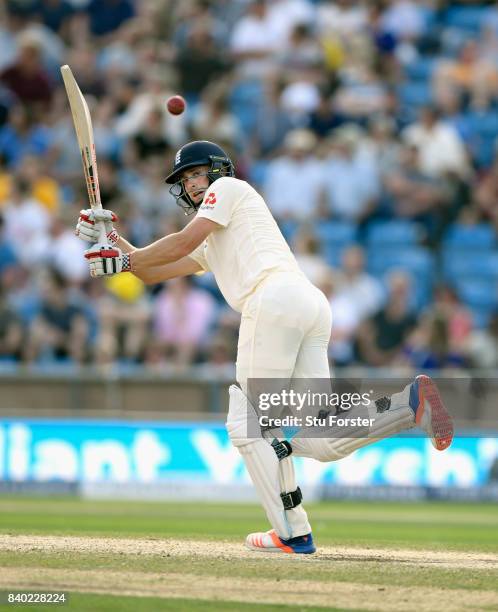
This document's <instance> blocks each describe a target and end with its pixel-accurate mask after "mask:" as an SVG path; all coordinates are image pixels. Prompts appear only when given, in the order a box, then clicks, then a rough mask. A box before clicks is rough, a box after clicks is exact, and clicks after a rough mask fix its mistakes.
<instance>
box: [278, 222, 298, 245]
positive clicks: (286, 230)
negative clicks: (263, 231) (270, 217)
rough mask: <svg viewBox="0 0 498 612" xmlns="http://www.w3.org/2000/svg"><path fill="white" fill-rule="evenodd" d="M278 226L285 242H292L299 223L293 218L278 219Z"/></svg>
mask: <svg viewBox="0 0 498 612" xmlns="http://www.w3.org/2000/svg"><path fill="white" fill-rule="evenodd" d="M278 227H279V228H280V231H281V232H282V234H283V236H284V238H285V239H286V240H287V242H292V239H293V238H294V235H295V233H296V232H297V230H298V229H299V223H298V222H297V221H295V220H294V219H285V220H283V219H280V220H279V221H278Z"/></svg>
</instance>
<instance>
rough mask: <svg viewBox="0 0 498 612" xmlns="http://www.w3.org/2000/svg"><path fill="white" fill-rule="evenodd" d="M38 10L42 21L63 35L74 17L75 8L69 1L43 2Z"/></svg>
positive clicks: (53, 0)
mask: <svg viewBox="0 0 498 612" xmlns="http://www.w3.org/2000/svg"><path fill="white" fill-rule="evenodd" d="M37 10H38V14H39V16H40V19H41V21H42V22H43V23H44V24H45V25H46V26H47V27H49V28H50V29H51V30H53V31H54V32H57V33H59V34H61V33H63V31H64V29H65V26H67V23H68V20H69V19H70V18H71V17H72V16H73V15H74V7H73V5H72V4H71V3H70V2H68V1H67V0H41V2H39V3H38V7H37Z"/></svg>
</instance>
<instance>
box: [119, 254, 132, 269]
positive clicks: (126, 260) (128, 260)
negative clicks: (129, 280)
mask: <svg viewBox="0 0 498 612" xmlns="http://www.w3.org/2000/svg"><path fill="white" fill-rule="evenodd" d="M121 262H122V263H121V272H133V266H132V253H123V255H122V258H121Z"/></svg>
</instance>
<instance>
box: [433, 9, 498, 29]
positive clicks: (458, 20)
mask: <svg viewBox="0 0 498 612" xmlns="http://www.w3.org/2000/svg"><path fill="white" fill-rule="evenodd" d="M486 14H487V9H486V7H482V6H452V7H450V8H449V9H448V10H447V11H446V14H445V15H444V17H443V22H444V24H445V25H446V26H449V27H451V28H458V29H460V30H470V31H472V32H473V33H477V32H478V31H479V30H480V29H481V26H482V24H483V22H484V19H485V18H486Z"/></svg>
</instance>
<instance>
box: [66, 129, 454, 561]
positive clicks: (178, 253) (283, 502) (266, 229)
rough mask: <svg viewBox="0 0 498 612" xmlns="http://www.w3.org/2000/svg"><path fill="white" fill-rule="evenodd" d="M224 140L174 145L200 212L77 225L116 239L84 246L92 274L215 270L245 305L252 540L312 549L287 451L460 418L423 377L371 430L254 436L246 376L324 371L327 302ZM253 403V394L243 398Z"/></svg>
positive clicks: (436, 427)
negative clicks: (258, 506) (149, 226)
mask: <svg viewBox="0 0 498 612" xmlns="http://www.w3.org/2000/svg"><path fill="white" fill-rule="evenodd" d="M234 175H235V171H234V165H233V163H232V161H231V160H230V159H229V157H228V156H227V154H226V153H225V152H224V151H223V149H222V148H221V147H219V146H218V145H216V144H214V143H212V142H208V141H195V142H190V143H188V144H186V145H184V146H183V147H182V148H181V149H180V150H179V151H178V152H177V154H176V157H175V160H174V167H173V171H172V172H171V174H170V175H169V176H168V177H167V178H166V182H167V183H169V184H171V188H170V191H171V193H172V194H173V195H174V197H175V198H176V201H177V204H178V205H179V206H181V207H182V208H183V209H184V210H185V212H186V213H193V214H195V216H194V217H193V219H192V220H191V221H190V222H189V223H188V225H186V227H184V228H183V229H182V230H181V231H179V232H177V233H173V234H170V235H168V236H165V237H164V238H161V239H160V240H157V241H156V242H154V243H153V244H151V245H149V246H147V247H144V248H140V249H138V248H135V247H134V246H133V245H131V244H130V243H129V242H128V241H127V240H125V238H123V237H122V236H119V234H118V233H117V231H116V230H115V228H114V227H113V222H114V221H116V216H115V215H114V213H112V212H111V211H109V210H102V211H101V212H93V211H92V210H91V209H89V210H84V211H81V213H80V217H79V220H78V223H77V226H76V233H77V234H78V235H79V236H80V237H81V238H82V239H84V240H86V241H88V242H91V243H96V242H97V241H98V235H99V233H98V230H97V228H96V225H95V224H96V222H99V221H103V222H104V223H105V225H106V233H107V236H108V240H109V243H110V245H111V246H108V247H102V245H98V244H94V246H92V247H91V248H90V249H89V250H87V251H86V252H85V257H86V259H87V260H88V263H89V266H90V272H91V275H92V276H94V277H99V276H105V275H110V274H118V273H120V272H125V271H130V272H132V273H133V274H135V275H136V276H137V277H139V278H140V279H142V280H143V281H144V282H145V283H159V282H161V281H166V280H168V279H171V278H174V277H178V276H186V275H190V274H197V273H202V272H203V271H211V272H212V273H213V274H214V277H215V279H216V282H217V283H218V285H219V288H220V290H221V292H222V294H223V296H224V297H225V299H226V300H227V302H228V303H229V304H230V306H231V307H232V308H234V309H235V310H236V311H238V312H240V313H241V324H240V332H239V340H238V352H237V363H236V379H237V383H238V384H237V385H232V386H231V387H230V389H229V394H230V398H229V400H230V401H229V411H228V416H227V421H226V427H227V430H228V434H229V436H230V439H231V441H232V443H233V444H234V446H235V447H236V448H237V449H238V451H239V452H240V454H241V456H242V459H243V461H244V463H245V466H246V468H247V471H248V473H249V475H250V477H251V479H252V482H253V484H254V486H255V488H256V490H257V493H258V496H259V498H260V500H261V503H262V505H263V507H264V510H265V512H266V515H267V517H268V520H269V522H270V525H271V527H272V529H271V530H270V531H267V532H261V533H251V534H249V535H248V536H247V539H246V546H247V547H249V548H250V549H252V550H257V551H262V552H279V553H299V554H309V553H313V552H315V545H314V543H313V537H312V530H311V526H310V523H309V521H308V516H307V514H306V511H305V509H304V506H303V503H302V494H301V490H300V488H299V487H298V485H297V483H296V478H295V474H294V467H293V460H292V456H291V454H292V453H293V454H295V455H296V456H304V457H311V458H314V459H317V460H318V461H335V460H337V459H340V458H342V457H345V456H346V455H348V454H350V453H351V452H353V451H354V450H356V449H357V448H360V447H362V446H365V445H367V444H371V443H372V442H374V441H375V440H378V439H380V438H384V437H388V436H392V435H395V434H397V433H399V432H401V431H403V430H406V429H409V428H412V427H414V426H415V425H418V426H420V427H421V428H422V429H424V430H425V431H426V432H427V434H428V435H429V436H430V438H431V439H432V443H433V445H434V446H435V447H436V448H437V449H438V450H444V449H445V448H447V447H448V446H449V445H450V444H451V440H452V438H453V425H452V419H451V417H450V415H449V414H448V413H447V411H446V409H445V407H444V404H443V402H442V400H441V397H440V395H439V392H438V390H437V388H436V385H435V384H434V382H433V381H432V380H431V379H430V378H429V377H427V376H418V377H417V378H415V380H414V381H413V382H412V383H411V384H409V385H407V386H406V387H405V388H404V390H403V391H401V392H400V393H396V394H394V395H392V396H391V397H387V398H382V400H383V401H382V402H380V403H378V404H377V403H376V404H375V406H374V409H375V408H377V412H378V414H377V417H378V418H376V419H375V421H374V424H373V425H372V427H371V431H370V432H369V435H368V437H366V436H364V437H358V438H341V437H334V438H302V439H299V438H293V439H292V440H291V441H290V442H289V441H288V440H286V439H282V438H281V437H277V436H273V435H271V434H270V435H268V432H262V433H261V436H259V437H256V436H253V437H249V435H248V431H247V430H248V426H247V421H248V418H251V417H250V416H249V417H248V405H249V408H250V407H251V403H250V400H248V397H247V396H248V380H250V379H252V378H259V379H266V378H271V379H287V380H290V379H293V378H300V379H313V378H321V379H329V378H330V371H329V364H328V358H327V347H328V343H329V339H330V334H331V312H330V307H329V303H328V301H327V299H326V297H325V295H324V294H323V293H322V292H321V291H320V290H319V289H317V288H316V287H315V286H314V285H312V284H311V283H310V282H309V280H308V279H307V278H306V277H305V276H304V274H303V272H302V271H301V270H300V268H299V266H298V264H297V262H296V260H295V258H294V256H293V254H292V252H291V250H290V248H289V246H288V245H287V243H286V241H285V239H284V238H283V236H282V234H281V232H280V230H279V228H278V226H277V224H276V222H275V220H274V218H273V216H272V215H271V213H270V211H269V209H268V207H267V205H266V203H265V201H264V199H263V198H262V197H261V196H260V195H259V194H258V193H257V192H256V191H255V189H253V188H252V187H251V186H250V185H249V184H248V183H247V182H245V181H242V180H239V179H237V178H235V176H234ZM248 403H249V404H248Z"/></svg>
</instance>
